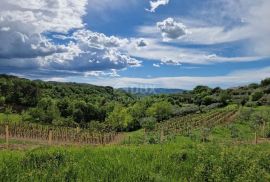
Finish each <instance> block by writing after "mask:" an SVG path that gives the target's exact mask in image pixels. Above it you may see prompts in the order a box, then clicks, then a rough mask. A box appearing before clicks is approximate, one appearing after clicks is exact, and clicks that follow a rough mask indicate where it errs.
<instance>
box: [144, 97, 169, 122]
mask: <svg viewBox="0 0 270 182" xmlns="http://www.w3.org/2000/svg"><path fill="white" fill-rule="evenodd" d="M172 112H173V107H172V105H171V103H169V102H167V101H160V102H156V103H154V104H153V105H152V106H151V107H149V108H148V109H147V111H146V113H147V115H148V116H149V117H154V118H156V119H157V121H158V122H160V121H163V120H165V119H168V118H170V116H171V115H172Z"/></svg>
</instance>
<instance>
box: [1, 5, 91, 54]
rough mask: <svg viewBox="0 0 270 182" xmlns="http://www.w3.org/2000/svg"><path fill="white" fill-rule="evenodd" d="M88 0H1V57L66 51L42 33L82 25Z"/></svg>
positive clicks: (66, 29) (67, 29)
mask: <svg viewBox="0 0 270 182" xmlns="http://www.w3.org/2000/svg"><path fill="white" fill-rule="evenodd" d="M86 3H87V0H78V1H76V2H74V1H72V0H39V1H36V0H1V1H0V28H1V31H0V41H1V44H0V59H12V58H18V59H19V58H36V57H39V56H48V55H52V54H55V53H59V52H65V51H67V49H66V47H65V46H61V45H60V46H59V45H55V44H53V43H52V42H51V41H50V40H49V39H48V38H46V37H45V36H44V35H43V34H44V33H47V32H50V31H53V32H67V31H69V30H70V29H72V28H81V27H83V23H82V20H81V17H82V16H83V15H84V14H85V5H86Z"/></svg>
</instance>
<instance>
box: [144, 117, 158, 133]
mask: <svg viewBox="0 0 270 182" xmlns="http://www.w3.org/2000/svg"><path fill="white" fill-rule="evenodd" d="M156 122H157V120H156V118H154V117H147V118H142V119H141V122H140V124H141V126H142V128H145V129H146V130H148V131H153V130H154V129H155V125H156Z"/></svg>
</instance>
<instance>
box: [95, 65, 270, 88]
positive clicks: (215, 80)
mask: <svg viewBox="0 0 270 182" xmlns="http://www.w3.org/2000/svg"><path fill="white" fill-rule="evenodd" d="M250 75H252V76H250ZM266 77H270V67H266V68H263V69H253V70H239V71H236V72H232V73H230V74H227V75H224V76H214V77H210V76H204V77H198V76H196V77H192V76H181V77H158V78H130V77H122V78H115V79H103V80H98V81H97V82H91V83H95V84H98V85H106V86H108V85H109V86H114V87H117V88H119V87H130V86H131V87H139V88H140V87H142V86H144V87H145V86H146V87H147V86H151V88H152V87H156V88H181V89H192V88H194V87H195V86H197V85H208V86H211V87H216V86H222V87H223V88H228V87H235V86H240V85H246V84H249V83H252V82H259V81H261V80H262V79H265V78H266Z"/></svg>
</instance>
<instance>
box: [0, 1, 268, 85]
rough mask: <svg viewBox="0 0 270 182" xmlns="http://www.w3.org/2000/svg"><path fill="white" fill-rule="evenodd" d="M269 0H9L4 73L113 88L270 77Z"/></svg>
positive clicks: (1, 35)
mask: <svg viewBox="0 0 270 182" xmlns="http://www.w3.org/2000/svg"><path fill="white" fill-rule="evenodd" d="M269 9H270V1H269V0H256V1H254V0H153V1H149V0H88V1H87V0H76V1H74V0H1V1H0V72H1V73H8V74H14V75H18V76H22V77H27V78H31V79H43V80H54V81H73V82H86V83H92V84H97V85H109V86H113V87H128V86H132V87H165V88H182V89H191V88H193V87H194V86H195V85H198V84H203V85H209V86H212V87H214V86H222V87H232V86H236V85H242V84H246V83H250V82H258V81H260V80H261V79H264V78H265V77H270V19H269V17H270V11H269Z"/></svg>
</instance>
